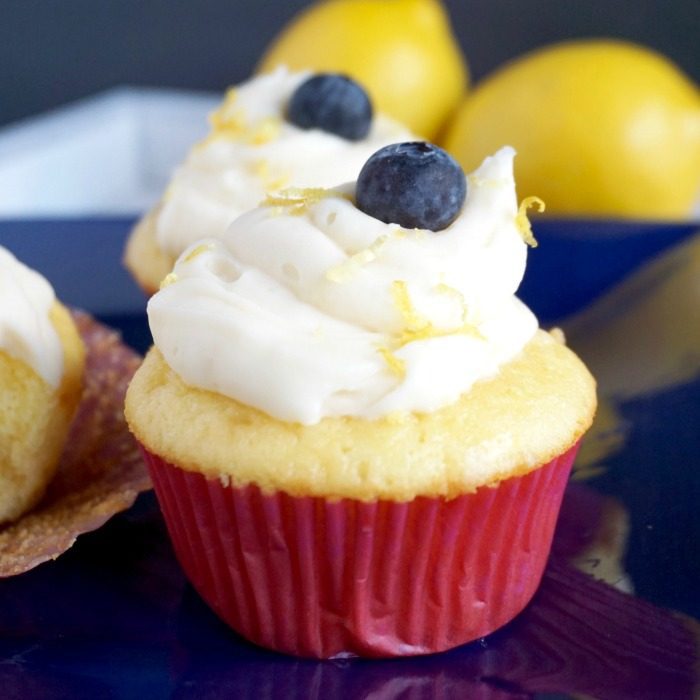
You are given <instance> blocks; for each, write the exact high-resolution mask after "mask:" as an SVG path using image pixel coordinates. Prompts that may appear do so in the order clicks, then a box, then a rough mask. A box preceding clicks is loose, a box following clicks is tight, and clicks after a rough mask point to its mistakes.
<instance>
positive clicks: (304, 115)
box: [287, 73, 372, 141]
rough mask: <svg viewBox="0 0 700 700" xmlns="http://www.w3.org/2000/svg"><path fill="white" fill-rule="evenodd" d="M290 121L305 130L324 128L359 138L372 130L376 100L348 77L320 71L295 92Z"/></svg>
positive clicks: (338, 133) (356, 139)
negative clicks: (373, 107) (373, 103)
mask: <svg viewBox="0 0 700 700" xmlns="http://www.w3.org/2000/svg"><path fill="white" fill-rule="evenodd" d="M287 120H288V121H290V122H291V123H292V124H296V126H299V127H301V128H302V129H321V130H322V131H327V132H329V133H331V134H336V135H337V136H341V137H342V138H344V139H348V140H349V141H359V140H360V139H363V138H364V137H365V136H367V134H368V133H369V129H370V126H371V124H372V103H371V102H370V99H369V97H368V96H367V93H366V92H365V91H364V89H363V88H362V87H361V86H360V85H358V83H356V82H355V81H354V80H351V79H350V78H348V77H347V76H344V75H338V74H336V73H319V74H317V75H314V76H312V77H311V78H309V79H308V80H306V81H304V82H303V83H302V84H301V85H300V86H299V87H298V88H297V89H296V90H295V91H294V94H293V95H292V97H291V100H290V102H289V106H288V108H287Z"/></svg>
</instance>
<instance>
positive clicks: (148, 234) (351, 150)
mask: <svg viewBox="0 0 700 700" xmlns="http://www.w3.org/2000/svg"><path fill="white" fill-rule="evenodd" d="M211 126H212V129H211V133H210V135H209V136H208V137H207V138H206V139H205V140H204V141H203V142H202V143H200V144H198V145H196V146H195V147H194V148H193V149H192V151H191V153H190V154H189V156H188V158H187V160H186V161H185V163H184V164H183V165H182V166H181V167H180V168H179V169H178V170H177V171H176V172H175V175H174V177H173V179H172V182H171V183H170V185H169V187H168V189H167V191H166V193H165V195H164V196H163V200H162V202H161V203H160V205H158V206H157V207H156V208H155V209H154V210H153V211H151V212H149V213H148V214H147V215H146V216H145V217H144V218H143V219H142V220H141V221H140V222H139V223H138V225H137V226H136V228H135V229H134V231H133V232H132V235H131V237H130V239H129V242H128V245H127V250H126V264H127V267H128V268H129V270H130V271H131V272H132V274H133V275H134V277H135V278H136V280H137V281H138V283H139V284H140V286H141V287H142V288H144V290H146V291H147V292H149V293H152V292H154V291H155V290H156V289H158V285H159V284H160V281H161V280H162V279H163V277H165V275H166V274H167V273H169V272H170V270H171V269H172V266H173V264H174V262H175V260H176V259H177V258H178V256H179V255H180V254H181V253H182V252H183V251H184V250H185V248H187V247H188V246H189V245H191V244H192V243H194V242H195V241H197V240H198V239H199V238H206V237H214V238H218V237H219V236H221V235H222V234H223V233H224V231H225V230H226V227H227V226H228V224H230V223H231V222H232V221H233V220H234V219H235V218H236V217H237V216H239V215H240V214H242V213H244V212H246V211H248V210H249V209H253V208H255V207H257V206H258V205H259V204H260V203H261V202H262V200H263V199H264V198H265V196H266V194H268V193H269V192H272V191H277V190H281V189H284V188H288V187H298V188H309V187H331V186H335V185H338V184H341V183H343V182H349V181H352V180H355V179H356V178H357V175H358V173H359V172H360V168H361V167H362V166H363V165H364V163H365V161H366V160H367V158H368V157H369V156H370V155H371V154H372V153H374V152H375V151H376V150H377V149H378V148H380V147H382V146H384V145H386V144H389V143H394V142H397V141H404V140H406V139H408V138H410V137H411V134H410V132H409V131H408V130H407V129H405V128H404V127H402V126H401V125H399V124H398V123H397V122H394V121H393V120H391V119H389V118H388V117H386V116H384V115H381V114H374V113H373V110H372V105H371V103H370V101H369V98H368V97H367V94H366V92H365V91H364V89H363V88H362V87H361V86H359V85H358V84H357V83H355V82H354V81H352V80H350V79H348V78H346V77H344V76H340V75H335V74H316V75H314V74H311V73H308V72H296V73H290V72H288V71H287V70H286V69H284V68H280V69H278V70H276V71H275V72H273V73H270V74H266V75H261V76H258V77H255V78H252V79H250V80H248V81H247V82H245V83H243V84H241V85H239V86H237V87H235V88H232V89H231V90H229V91H228V93H227V95H226V98H225V100H224V102H223V104H222V105H221V107H220V108H219V109H218V110H217V111H216V112H215V113H214V114H213V115H212V117H211Z"/></svg>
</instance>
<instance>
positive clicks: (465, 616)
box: [144, 444, 578, 658]
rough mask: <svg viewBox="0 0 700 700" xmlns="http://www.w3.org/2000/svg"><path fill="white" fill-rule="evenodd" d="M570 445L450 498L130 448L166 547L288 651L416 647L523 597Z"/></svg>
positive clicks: (537, 568) (449, 642)
mask: <svg viewBox="0 0 700 700" xmlns="http://www.w3.org/2000/svg"><path fill="white" fill-rule="evenodd" d="M577 448H578V444H577V445H574V446H573V447H572V448H571V449H569V450H568V451H567V452H565V453H564V454H562V455H561V456H559V457H558V458H556V459H554V460H552V461H551V462H549V463H547V464H546V465H543V466H542V467H539V468H538V469H535V470H534V471H532V472H530V473H529V474H526V475H525V476H521V477H514V478H510V479H506V480H504V481H502V482H501V483H500V484H499V485H498V486H496V487H491V488H489V487H483V488H480V489H478V490H477V491H476V492H475V493H472V494H467V495H463V496H460V497H457V498H454V499H450V500H446V499H443V498H426V497H419V498H416V499H414V500H413V501H410V502H407V503H397V502H393V501H386V500H379V501H374V502H363V501H358V500H353V499H342V500H327V499H324V498H319V497H294V496H290V495H288V494H285V493H283V492H276V493H264V492H262V491H261V490H260V489H259V488H257V487H256V486H247V487H245V488H236V487H232V486H225V485H224V484H223V483H222V482H221V481H219V480H210V479H206V478H205V477H204V476H203V475H201V474H199V473H195V472H187V471H184V470H182V469H180V468H178V467H176V466H173V465H172V464H169V463H167V462H165V461H164V460H162V459H161V458H159V457H158V456H156V455H153V454H151V453H149V452H148V451H147V450H144V454H145V457H146V461H147V464H148V466H149V469H150V472H151V477H152V480H153V484H154V487H155V490H156V494H157V496H158V500H159V502H160V506H161V509H162V511H163V515H164V517H165V521H166V524H167V527H168V531H169V533H170V536H171V539H172V542H173V546H174V548H175V552H176V554H177V557H178V559H179V560H180V563H181V565H182V567H183V569H184V570H185V573H186V574H187V577H188V578H189V580H190V582H191V583H192V585H193V586H194V587H195V588H196V589H197V591H198V592H199V594H200V595H201V596H202V598H204V600H205V601H206V602H207V603H208V604H209V606H210V607H211V608H212V609H213V610H214V611H215V612H216V613H217V614H218V615H219V616H220V617H221V618H222V619H223V620H225V621H226V622H227V623H228V624H229V625H230V626H231V627H232V628H233V629H234V630H236V631H237V632H238V633H240V634H241V635H242V636H244V637H246V638H247V639H248V640H250V641H251V642H254V643H255V644H258V645H260V646H263V647H267V648H269V649H274V650H276V651H281V652H285V653H288V654H293V655H296V656H304V657H314V658H331V657H344V656H364V657H390V656H408V655H416V654H429V653H434V652H438V651H442V650H445V649H449V648H452V647H455V646H458V645H460V644H464V643H466V642H469V641H472V640H474V639H478V638H479V637H483V636H485V635H487V634H489V633H490V632H493V631H494V630H496V629H498V628H499V627H501V626H502V625H504V624H505V623H507V622H508V621H509V620H511V619H512V618H513V617H515V616H516V615H517V614H518V613H519V612H520V611H521V610H522V609H523V608H524V607H525V606H526V605H527V603H528V602H529V600H530V599H531V598H532V596H533V594H534V592H535V590H536V588H537V586H538V585H539V582H540V579H541V577H542V573H543V570H544V566H545V563H546V560H547V556H548V554H549V550H550V545H551V541H552V535H553V532H554V526H555V523H556V520H557V515H558V513H559V508H560V505H561V500H562V496H563V492H564V488H565V486H566V482H567V479H568V475H569V471H570V469H571V464H572V462H573V459H574V456H575V454H576V450H577Z"/></svg>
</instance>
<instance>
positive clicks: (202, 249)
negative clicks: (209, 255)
mask: <svg viewBox="0 0 700 700" xmlns="http://www.w3.org/2000/svg"><path fill="white" fill-rule="evenodd" d="M208 250H211V243H200V244H199V245H198V246H196V247H195V248H192V250H191V251H190V252H189V253H187V255H186V256H185V257H184V258H183V262H186V263H188V262H192V261H193V260H194V259H195V258H198V257H199V256H200V255H201V254H202V253H206V252H207V251H208Z"/></svg>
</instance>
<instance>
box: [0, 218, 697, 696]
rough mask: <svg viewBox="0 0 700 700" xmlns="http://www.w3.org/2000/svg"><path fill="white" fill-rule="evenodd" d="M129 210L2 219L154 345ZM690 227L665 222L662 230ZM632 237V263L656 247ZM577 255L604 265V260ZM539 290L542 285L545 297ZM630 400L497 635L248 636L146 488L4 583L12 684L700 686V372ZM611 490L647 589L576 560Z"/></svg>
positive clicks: (658, 691)
mask: <svg viewBox="0 0 700 700" xmlns="http://www.w3.org/2000/svg"><path fill="white" fill-rule="evenodd" d="M128 223H129V222H126V221H108V222H94V221H93V222H62V223H60V224H57V223H55V222H54V223H52V222H39V223H36V222H35V223H27V222H14V223H12V222H5V223H0V245H6V246H7V247H9V248H10V249H12V250H13V251H14V252H15V253H16V254H17V255H18V256H20V257H21V258H22V259H24V260H25V261H26V262H28V263H29V264H31V265H33V266H35V267H37V268H38V269H40V270H42V271H43V272H44V273H45V274H46V275H47V276H48V277H49V278H50V279H51V280H52V281H53V282H54V283H55V285H56V287H57V290H58V292H59V294H60V295H61V296H62V297H63V298H64V299H66V301H68V302H69V303H72V304H77V305H79V306H82V307H84V308H87V309H88V310H91V311H94V312H97V313H98V315H100V316H101V317H102V318H103V319H106V320H107V321H108V322H110V323H112V324H113V325H115V326H117V327H119V328H121V329H122V330H123V331H124V334H125V338H127V339H128V340H129V342H130V343H132V344H133V345H135V346H136V347H138V348H139V349H144V348H145V347H146V346H147V344H148V329H147V326H146V322H145V316H144V313H143V306H144V299H143V298H142V297H141V296H140V294H139V292H138V290H136V288H135V287H134V285H133V284H132V283H131V281H130V280H129V278H128V276H127V275H126V273H125V272H124V271H123V270H122V268H121V265H120V263H119V259H120V255H121V249H122V245H123V240H124V236H125V234H126V231H127V230H128ZM547 226H549V227H550V229H549V230H546V229H547V227H546V226H545V227H543V226H541V225H540V226H537V227H536V235H538V237H539V238H540V242H541V248H540V249H538V251H535V252H534V253H533V254H532V255H531V256H530V260H531V261H533V260H534V258H535V255H537V254H539V252H541V251H542V252H543V251H544V250H545V249H546V248H545V246H546V247H549V245H550V243H545V239H546V238H548V237H549V236H552V237H555V236H556V235H557V231H556V225H555V224H554V223H552V224H551V225H550V224H547ZM611 230H612V229H611ZM689 232H690V229H688V230H685V229H683V230H680V229H677V228H669V229H668V230H666V232H665V233H666V236H665V237H664V238H663V240H664V242H666V243H667V244H670V243H672V242H673V240H674V239H675V238H676V237H678V236H680V237H682V236H684V235H687V234H688V233H689ZM581 233H582V234H583V233H585V231H583V229H582V230H581ZM597 235H598V234H597V233H596V236H597ZM659 235H661V234H659ZM552 245H554V244H552ZM562 245H564V243H562ZM581 245H584V244H581ZM590 245H591V246H593V247H596V246H598V245H599V241H598V240H597V239H596V240H593V241H591V242H590ZM630 245H632V244H631V243H630ZM616 246H617V244H615V246H613V247H616ZM635 250H636V253H635V255H637V256H638V257H637V259H636V263H635V265H636V264H638V263H639V261H640V260H641V259H642V258H643V257H644V255H645V254H649V255H650V254H652V253H653V252H654V251H651V252H649V250H648V249H647V248H644V246H642V247H641V248H640V249H635ZM86 251H90V253H89V255H88V254H86ZM644 251H646V253H645V252H644ZM625 252H626V253H628V254H630V255H631V253H630V251H628V250H626V251H625ZM640 256H641V257H640ZM580 259H581V260H588V261H589V262H588V263H587V264H590V265H592V266H593V267H596V268H597V267H601V266H604V264H605V261H606V260H607V259H608V258H607V257H606V256H603V257H602V258H601V257H600V255H599V254H597V253H596V254H595V255H594V254H592V253H591V256H590V258H587V257H585V256H584V257H581V258H580ZM534 269H535V270H537V269H538V268H537V267H536V266H535V268H534ZM629 269H630V268H629V267H628V268H626V270H629ZM595 272H596V274H597V272H598V270H597V269H596V270H595ZM608 273H610V270H608ZM542 274H543V276H541V277H539V278H533V279H532V280H531V282H530V283H531V284H532V285H534V286H533V289H540V288H544V287H549V289H548V293H549V294H551V286H550V281H551V276H550V274H549V273H542ZM591 274H593V272H591ZM618 274H619V268H618ZM539 293H540V292H539V291H535V292H532V294H533V296H532V297H531V303H533V306H535V308H537V306H538V305H537V301H536V300H537V298H538V294H539ZM100 295H102V296H100ZM556 296H557V297H559V300H560V304H561V306H560V307H558V308H557V309H556V310H555V311H554V312H553V313H555V315H559V314H560V313H561V312H562V310H563V309H566V308H567V307H568V306H569V305H572V304H574V302H575V303H580V299H579V300H578V301H576V300H572V299H571V298H570V297H569V296H568V290H567V287H566V286H564V287H561V288H559V291H558V293H557V295H556ZM533 300H534V301H533ZM97 302H99V303H97ZM540 311H542V308H541V307H540ZM699 320H700V319H699ZM618 409H619V411H620V412H621V414H622V417H623V418H624V420H625V421H626V424H627V428H628V435H627V440H626V443H625V446H624V449H623V450H621V451H620V452H618V453H617V454H615V455H614V456H612V457H610V459H609V460H607V461H606V467H607V469H606V471H605V472H604V473H603V474H602V475H600V476H598V477H597V478H596V479H594V480H592V481H591V482H589V483H588V484H587V485H585V486H584V485H581V484H573V483H572V484H570V486H569V489H568V491H567V494H566V497H565V502H564V505H563V508H562V515H561V518H560V521H559V525H558V528H557V534H556V536H555V543H554V547H553V554H552V557H551V559H550V563H549V565H548V568H547V571H546V573H545V577H544V579H543V582H542V585H541V587H540V589H539V591H538V592H537V594H536V596H535V598H534V599H533V601H532V603H531V604H530V605H529V606H528V608H527V609H526V610H525V611H524V612H523V613H522V614H521V615H520V616H519V617H518V618H516V619H515V620H514V621H513V622H511V623H510V624H509V625H507V626H506V627H505V628H503V629H502V630H500V631H498V632H497V633H495V634H493V635H491V636H490V637H488V638H487V639H485V640H481V641H479V642H475V643H473V644H470V645H467V646H465V647H462V648H460V649H456V650H454V651H451V652H449V653H445V654H439V655H435V656H432V657H425V658H418V659H404V660H393V661H372V662H369V661H343V662H313V661H303V660H297V659H292V658H287V657H283V656H279V655H277V654H274V653H271V652H267V651H264V650H262V649H258V648H256V647H253V646H252V645H250V644H248V643H246V642H245V641H244V640H242V639H240V638H239V637H238V636H237V635H236V634H234V633H233V632H231V631H230V630H229V629H228V628H227V627H225V626H224V625H223V624H222V623H221V622H219V620H218V619H217V618H216V617H215V616H214V614H213V613H211V612H210V611H209V610H208V609H207V608H206V606H205V605H204V604H203V603H202V602H201V600H200V599H199V598H198V596H197V595H196V593H194V591H193V590H192V589H191V588H190V587H189V585H188V584H187V583H186V581H185V579H184V577H183V575H182V573H181V571H180V568H179V566H178V564H177V562H176V560H175V558H174V556H173V553H172V550H171V547H170V544H169V542H168V540H167V536H166V533H165V529H164V526H163V523H162V521H161V518H160V514H159V512H158V509H157V505H156V503H155V500H154V498H153V496H152V494H145V495H144V496H142V497H141V498H140V499H139V501H138V502H137V504H136V506H135V507H134V508H132V509H131V510H130V511H129V512H127V513H124V514H121V515H119V516H117V517H115V518H114V519H112V520H111V521H110V522H109V523H108V524H107V525H106V526H104V527H103V528H101V529H100V530H99V531H97V532H94V533H90V534H88V535H84V536H82V537H81V538H80V539H79V540H78V542H77V544H76V545H75V546H74V547H73V548H72V549H71V550H70V551H69V552H68V553H66V554H65V555H64V556H62V557H60V558H59V559H58V560H57V561H55V562H50V563H47V564H43V565H41V566H40V567H38V568H36V569H34V570H33V571H30V572H28V573H26V574H23V575H20V576H17V577H14V578H10V579H5V580H0V697H2V698H119V699H121V698H149V700H159V699H160V698H197V699H199V698H212V699H213V698H217V699H218V698H227V697H237V698H238V697H242V698H251V699H252V698H256V699H257V698H264V699H266V698H275V699H276V698H279V699H280V700H282V699H286V698H299V699H300V700H301V699H302V698H304V699H305V698H313V699H317V698H318V699H321V698H329V697H330V698H333V697H337V698H346V697H347V698H370V697H371V698H373V699H375V700H376V699H381V700H390V699H391V700H393V699H394V698H396V699H398V698H401V699H405V698H410V699H411V700H413V699H423V698H426V699H428V698H430V699H433V698H435V699H437V698H442V699H446V698H479V699H486V698H488V699H489V700H491V699H493V700H506V699H522V698H533V697H534V698H538V697H541V698H552V697H556V698H559V697H570V696H574V695H577V696H581V695H585V696H589V697H597V698H610V699H618V698H619V699H626V698H630V699H633V698H634V699H641V700H661V699H666V698H670V699H675V698H692V697H693V695H694V693H696V692H697V689H698V687H700V685H699V684H700V678H699V676H698V648H699V644H700V635H699V632H698V630H699V629H700V627H698V624H697V622H696V621H693V620H691V619H690V618H689V617H688V616H692V617H693V618H698V617H700V595H699V594H698V591H699V590H700V549H699V545H698V543H699V542H700V509H698V508H697V503H698V501H699V499H700V472H699V471H698V470H697V469H696V468H695V465H696V463H697V455H698V452H699V448H700V437H699V436H700V379H695V380H693V381H690V382H688V383H686V384H684V385H682V386H678V387H676V388H673V389H668V390H665V391H661V392H657V393H656V394H653V395H651V396H646V397H638V398H636V399H634V400H630V401H626V402H623V403H620V404H619V406H618ZM606 495H608V496H614V497H615V499H616V503H618V504H619V505H620V506H621V507H622V509H623V510H626V512H627V513H628V516H629V519H630V525H631V530H630V535H629V538H628V545H627V546H628V552H627V556H626V557H625V560H624V569H625V570H626V572H627V574H628V575H629V577H630V579H631V580H632V582H633V584H634V587H635V591H636V597H633V596H629V595H626V594H623V593H620V592H619V591H617V590H616V589H614V588H612V587H611V586H609V585H606V584H603V583H599V582H596V581H594V580H593V579H591V578H590V577H588V576H586V575H585V574H583V573H581V572H579V571H578V570H576V569H575V568H573V566H572V565H571V561H572V558H573V554H574V553H576V552H580V551H582V547H583V548H584V549H585V547H584V545H585V543H586V542H588V541H589V540H591V539H593V538H595V537H596V536H597V535H596V534H595V533H596V532H597V531H598V530H599V529H600V528H599V526H600V524H601V522H602V519H603V515H601V514H602V513H604V512H605V510H604V508H603V505H604V504H605V503H609V499H608V500H606ZM592 568H593V569H595V562H593V565H592ZM669 609H674V610H676V611H679V612H681V613H683V614H684V616H678V615H676V614H671V613H670V612H669Z"/></svg>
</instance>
